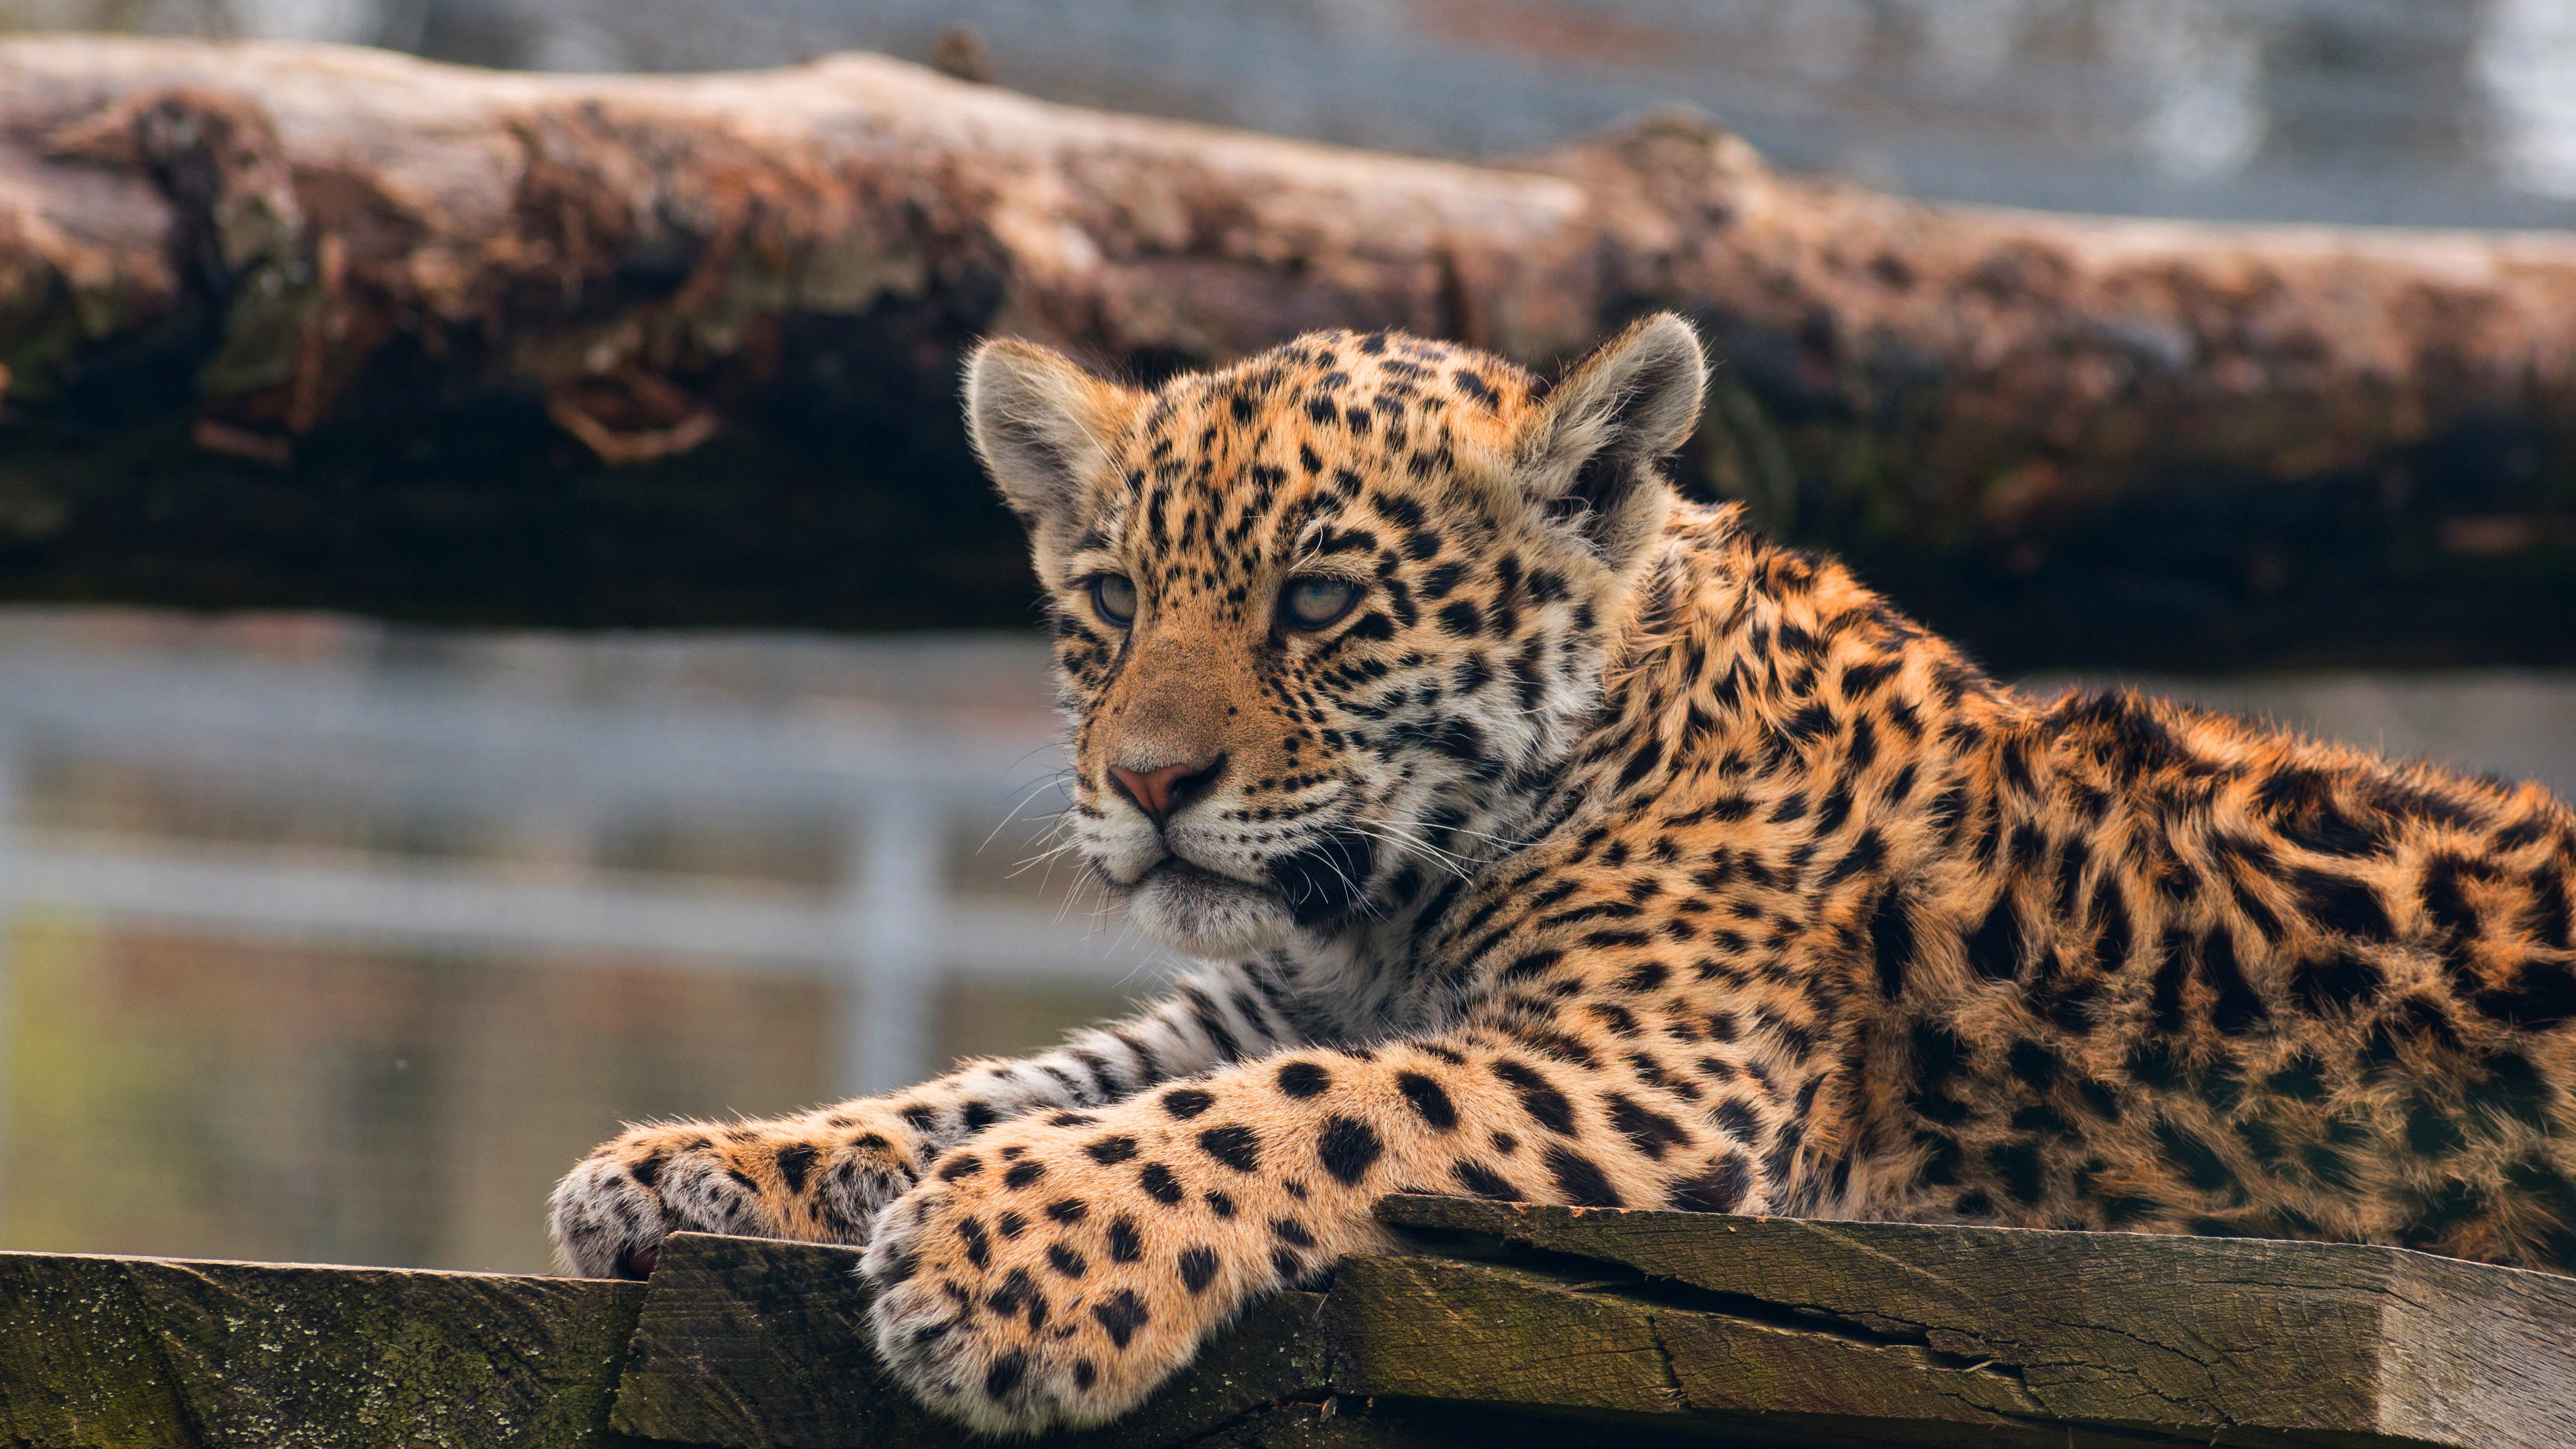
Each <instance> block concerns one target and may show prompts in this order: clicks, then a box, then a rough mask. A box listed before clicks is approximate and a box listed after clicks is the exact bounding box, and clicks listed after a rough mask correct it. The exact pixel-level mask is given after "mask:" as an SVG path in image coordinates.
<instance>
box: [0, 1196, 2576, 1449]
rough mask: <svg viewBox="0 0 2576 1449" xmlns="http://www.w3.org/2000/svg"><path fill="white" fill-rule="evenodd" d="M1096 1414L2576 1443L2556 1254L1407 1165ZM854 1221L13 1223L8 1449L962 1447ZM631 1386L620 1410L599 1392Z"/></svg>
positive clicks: (1153, 1424) (1429, 1436)
mask: <svg viewBox="0 0 2576 1449" xmlns="http://www.w3.org/2000/svg"><path fill="white" fill-rule="evenodd" d="M1380 1215H1381V1216H1382V1217H1383V1218H1384V1219H1385V1220H1386V1221H1387V1222H1389V1223H1390V1224H1392V1225H1394V1226H1395V1227H1396V1228H1397V1229H1398V1231H1399V1233H1400V1234H1402V1235H1403V1236H1404V1237H1405V1238H1406V1240H1407V1244H1408V1246H1407V1248H1406V1250H1405V1251H1404V1252H1401V1253H1398V1254H1395V1255H1392V1256H1387V1257H1374V1258H1359V1259H1353V1260H1350V1261H1348V1262H1345V1263H1344V1264H1342V1265H1341V1267H1340V1269H1339V1271H1338V1272H1337V1274H1336V1276H1335V1278H1334V1280H1333V1282H1332V1284H1331V1285H1330V1287H1329V1288H1327V1289H1326V1290H1325V1291H1322V1292H1320V1293H1288V1294H1282V1295H1280V1296H1278V1297H1276V1298H1273V1299H1271V1300H1269V1301H1267V1302H1265V1303H1263V1304H1261V1305H1259V1306H1258V1307H1256V1308H1254V1309H1253V1310H1252V1311H1251V1312H1250V1313H1248V1314H1247V1315H1246V1316H1245V1317H1244V1318H1243V1319H1242V1320H1241V1321H1239V1322H1237V1323H1236V1324H1234V1325H1233V1326H1232V1327H1231V1328H1229V1329H1228V1330H1227V1331H1226V1332H1225V1333H1224V1334H1222V1335H1220V1336H1219V1337H1218V1338H1217V1339H1215V1340H1214V1341H1212V1342H1211V1343H1210V1344H1209V1345H1208V1346H1207V1347H1206V1349H1205V1351H1204V1352H1203V1353H1202V1355H1201V1356H1200V1358H1199V1360H1198V1362H1197V1363H1196V1364H1195V1365H1193V1367H1192V1368H1191V1369H1190V1370H1189V1371H1188V1372H1187V1373H1185V1374H1183V1375H1182V1376H1181V1377H1180V1378H1178V1379H1177V1380H1175V1381H1174V1382H1173V1383H1172V1384H1171V1385H1169V1386H1168V1387H1167V1388H1166V1389H1165V1390H1164V1391H1163V1392H1162V1393H1161V1394H1159V1395H1157V1396H1156V1397H1155V1398H1153V1399H1152V1400H1150V1401H1148V1403H1147V1404H1146V1405H1145V1406H1144V1407H1143V1408H1141V1409H1140V1410H1138V1411H1137V1412H1136V1413H1134V1414H1132V1415H1130V1416H1129V1417H1127V1418H1126V1419H1124V1420H1122V1421H1120V1422H1119V1423H1116V1424H1113V1425H1110V1426H1107V1427H1105V1428H1102V1429H1098V1430H1094V1431H1091V1432H1088V1433H1083V1434H1074V1435H1065V1436H1061V1437H1060V1438H1059V1439H1058V1440H1056V1441H1053V1442H1062V1443H1067V1444H1076V1445H1083V1446H1088V1449H1178V1446H1184V1445H1187V1446H1235V1449H1252V1446H1278V1449H1289V1446H1299V1449H1329V1446H1348V1449H1362V1446H1367V1449H1430V1446H1473V1449H1491V1446H1493V1445H1497V1444H1513V1443H1524V1442H1544V1443H1547V1444H1550V1445H1565V1446H1590V1445H1600V1446H1605V1449H1606V1446H1612V1445H1637V1444H1647V1445H1651V1444H1661V1443H1674V1444H1679V1443H1700V1442H1711V1441H1716V1442H1724V1443H1728V1444H1740V1445H1757V1446H1758V1445H1845V1446H1859V1445H1900V1444H1901V1445H1927V1446H1970V1445H2005V1446H2028V1449H2061V1446H2065V1445H2076V1446H2089V1449H2109V1446H2114V1445H2130V1446H2135V1445H2141V1444H2171V1445H2184V1444H2192V1445H2209V1444H2223V1445H2238V1446H2249V1449H2261V1446H2272V1449H2290V1446H2313V1449H2397V1446H2401V1445H2403V1446H2453V1449H2557V1446H2563V1445H2565V1444H2568V1443H2576V1281H2571V1280H2569V1279H2564V1278H2558V1277H2552V1276H2549V1275H2545V1274H2538V1273H2528V1272H2521V1271H2518V1270H2515V1269H2509V1268H2495V1267H2488V1266H2484V1265H2480V1264H2471V1263H2459V1262H2453V1261H2450V1260H2446V1259H2440V1258H2431V1257H2426V1256H2424V1255H2422V1254H2417V1253H2409V1252H2404V1251H2400V1250H2396V1249H2388V1248H2374V1247H2360V1246H2350V1245H2331V1244H2315V1243H2272V1242H2247V1241H2233V1240H2218V1239H2192V1238H2155V1237H2141V1236H2134V1235H2127V1234H2089V1233H2049V1232H2023V1231H2014V1230H2007V1229H1996V1228H1952V1227H1912V1226H1902V1225H1892V1224H1867V1223H1820V1222H1801V1221H1793V1220H1787V1219H1772V1220H1765V1219H1755V1218H1727V1217H1714V1216H1706V1215H1685V1214H1674V1213H1651V1212H1604V1211H1581V1210H1568V1209H1561V1208H1526V1209H1525V1208H1517V1207H1511V1206H1505V1205H1497V1204H1492V1203H1484V1202H1471V1201H1464V1200H1456V1199H1446V1198H1390V1199H1388V1200H1386V1202H1385V1203H1383V1204H1382V1205H1381V1206H1380ZM857 1257H858V1255H857V1254H856V1253H855V1252H853V1251H852V1250H849V1249H845V1248H833V1247H819V1246H815V1245H811V1244H802V1243H779V1242H767V1241H761V1240H756V1239H744V1238H717V1237H707V1236H703V1235H695V1234H684V1235H682V1236H679V1237H676V1238H674V1239H672V1240H671V1243H670V1244H669V1245H668V1247H667V1248H666V1250H665V1251H664V1254H663V1257H662V1260H661V1266H660V1268H659V1269H658V1271H657V1272H656V1273H655V1274H654V1277H653V1280H652V1282H651V1283H650V1284H649V1285H638V1284H617V1283H598V1282H571V1281H565V1280H559V1279H545V1278H510V1277H499V1276H487V1275H475V1274H457V1273H410V1272H399V1271H392V1270H383V1269H356V1268H303V1267H268V1266H260V1265H253V1264H238V1263H171V1262H158V1261H151V1260H142V1259H107V1258H73V1257H56V1256H49V1255H37V1254H17V1255H0V1445H8V1446H12V1449H16V1446H29V1449H107V1446H163V1445H167V1446H173V1449H176V1446H197V1445H232V1444H240V1445H261V1446H271V1445H314V1446H322V1445H332V1446H349V1449H363V1446H368V1445H376V1444H382V1445H387V1446H393V1445H415V1444H420V1443H435V1444H452V1445H468V1446H483V1445H493V1446H500V1445H512V1446H518V1445H526V1446H559V1445H560V1446H571V1445H603V1446H619V1449H640V1446H643V1445H646V1444H653V1443H670V1444H697V1445H717V1446H726V1449H840V1446H869V1445H893V1444H901V1445H905V1446H924V1449H941V1446H958V1449H963V1446H966V1445H969V1444H973V1443H978V1442H982V1441H979V1440H976V1439H974V1438H973V1437H972V1436H970V1435H968V1434H966V1433H964V1432H963V1431H961V1430H959V1429H956V1428H954V1427H953V1426H951V1425H949V1424H947V1423H945V1422H943V1421H940V1420H937V1419H934V1418H931V1417H930V1416H928V1415H926V1414H925V1413H923V1412H922V1411H921V1410H920V1409H919V1408H918V1407H917V1406H915V1405H914V1404H913V1403H912V1402H911V1401H910V1400H909V1399H907V1398H906V1397H905V1396H904V1395H903V1394H902V1393H901V1391H900V1390H899V1389H898V1388H897V1387H896V1386H895V1385H894V1384H893V1383H892V1382H891V1381H890V1380H888V1379H887V1378H886V1377H884V1376H883V1375H882V1374H880V1373H879V1372H878V1371H877V1369H876V1368H875V1366H874V1364H873V1363H872V1361H871V1357H870V1353H869V1350H868V1347H867V1343H868V1337H867V1333H866V1327H865V1314H866V1307H867V1298H866V1293H865V1290H864V1289H863V1288H862V1287H861V1286H860V1284H859V1282H858V1280H857V1279H856V1277H855V1276H854V1275H853V1273H852V1271H851V1270H852V1268H853V1267H854V1266H855V1264H856V1261H857ZM612 1399H613V1406H612Z"/></svg>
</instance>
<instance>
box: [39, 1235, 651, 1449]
mask: <svg viewBox="0 0 2576 1449" xmlns="http://www.w3.org/2000/svg"><path fill="white" fill-rule="evenodd" d="M645 1296H646V1290H645V1287H644V1285H642V1284H640V1283H599V1282H580V1281H574V1280H569V1279H556V1278H521V1277H505V1276H501V1275H498V1274H481V1273H424V1272H406V1271H402V1270H397V1269H383V1268H306V1267H278V1266H272V1265H267V1264H256V1263H183V1262H164V1261H159V1260H154V1259H143V1258H83V1257H70V1256H61V1255H55V1254H43V1253H0V1445H9V1446H13V1449H15V1446H21V1445H24V1446H29V1449H142V1446H151V1449H164V1446H166V1449H197V1446H201V1445H202V1446H215V1445H242V1446H254V1445H256V1446H263V1449H371V1446H379V1445H381V1446H384V1449H396V1446H400V1449H418V1446H420V1445H422V1444H424V1443H427V1444H440V1445H455V1446H460V1449H483V1446H493V1449H499V1446H526V1449H574V1446H591V1445H606V1444H609V1443H611V1442H612V1437H611V1435H610V1433H609V1429H608V1414H609V1407H610V1399H611V1394H612V1392H613V1390H614V1389H615V1387H616V1383H617V1372H618V1369H619V1367H620V1366H621V1365H622V1364H623V1363H624V1362H625V1359H626V1345H627V1341H628V1339H629V1338H630V1337H631V1336H632V1335H633V1333H634V1329H635V1318H636V1314H637V1313H638V1312H639V1311H640V1310H641V1309H642V1307H643V1304H644V1300H645Z"/></svg>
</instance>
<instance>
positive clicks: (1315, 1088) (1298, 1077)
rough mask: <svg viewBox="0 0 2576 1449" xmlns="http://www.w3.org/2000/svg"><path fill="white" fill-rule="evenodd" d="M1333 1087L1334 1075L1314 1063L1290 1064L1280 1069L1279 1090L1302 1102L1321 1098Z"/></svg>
mask: <svg viewBox="0 0 2576 1449" xmlns="http://www.w3.org/2000/svg"><path fill="white" fill-rule="evenodd" d="M1331 1085H1333V1078H1332V1074H1331V1073H1329V1072H1327V1071H1325V1070H1324V1069H1323V1068H1322V1067H1319V1066H1317V1065H1315V1064H1314V1063H1313V1062H1288V1063H1285V1064H1283V1065H1282V1066H1281V1067H1280V1068H1279V1090H1281V1091H1283V1092H1286V1093H1287V1094H1288V1095H1289V1096H1291V1097H1295V1098H1298V1099H1299V1100H1301V1101H1302V1100H1304V1099H1305V1098H1308V1097H1315V1096H1321V1095H1322V1094H1323V1092H1324V1089H1325V1088H1327V1087H1330V1086H1331Z"/></svg>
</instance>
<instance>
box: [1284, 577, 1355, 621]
mask: <svg viewBox="0 0 2576 1449" xmlns="http://www.w3.org/2000/svg"><path fill="white" fill-rule="evenodd" d="M1359 600H1360V586H1359V585H1357V584H1355V583H1352V582H1351V581H1350V580H1348V579H1318V578H1302V579H1290V580H1289V581H1288V587H1287V588H1285V589H1282V590H1280V593H1279V622H1281V623H1282V624H1285V625H1287V626H1288V627H1289V628H1291V629H1321V628H1323V627H1324V626H1325V625H1327V624H1330V623H1331V622H1333V621H1334V620H1335V619H1338V618H1340V617H1342V616H1343V615H1344V614H1347V613H1349V612H1350V611H1351V605H1353V604H1356V603H1358V602H1359Z"/></svg>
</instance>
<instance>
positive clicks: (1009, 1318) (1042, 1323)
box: [861, 1128, 1325, 1433]
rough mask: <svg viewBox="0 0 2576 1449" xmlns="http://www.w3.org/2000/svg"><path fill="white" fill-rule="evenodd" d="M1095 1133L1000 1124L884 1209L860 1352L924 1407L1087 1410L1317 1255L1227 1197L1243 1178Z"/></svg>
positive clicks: (1057, 1420) (1093, 1411)
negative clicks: (867, 1342)
mask: <svg viewBox="0 0 2576 1449" xmlns="http://www.w3.org/2000/svg"><path fill="white" fill-rule="evenodd" d="M1100 1130H1101V1129H1098V1128H1086V1129H1084V1130H1083V1131H1081V1132H1078V1133H1076V1132H1065V1131H1053V1130H1049V1129H1046V1128H1024V1129H1021V1130H1019V1131H1016V1132H1014V1131H1010V1130H1009V1129H1002V1130H1000V1131H997V1132H995V1133H994V1134H991V1135H990V1136H988V1137H986V1138H983V1139H979V1140H977V1141H976V1142H974V1143H971V1144H969V1145H968V1146H966V1147H963V1148H959V1149H956V1150H953V1151H951V1152H949V1153H948V1154H947V1155H945V1156H943V1157H940V1158H939V1159H937V1160H936V1161H934V1162H933V1163H932V1164H931V1168H930V1174H929V1176H927V1177H925V1178H924V1179H923V1180H922V1182H921V1185H920V1186H918V1187H916V1188H914V1189H913V1190H912V1191H911V1192H909V1193H907V1194H905V1195H904V1196H902V1197H900V1198H897V1199H896V1200H895V1202H894V1204H893V1205H892V1206H890V1207H889V1208H887V1209H886V1212H885V1215H884V1217H883V1218H882V1219H881V1220H880V1221H879V1223H878V1226H877V1232H876V1236H875V1237H874V1238H873V1239H872V1240H871V1241H870V1242H869V1245H868V1252H867V1256H866V1258H865V1259H863V1260H862V1265H861V1272H862V1273H863V1274H864V1275H865V1276H866V1277H867V1279H868V1281H869V1283H870V1284H871V1285H872V1286H873V1287H874V1288H875V1289H876V1292H877V1297H876V1303H875V1305H874V1307H873V1308H872V1309H871V1313H870V1316H871V1320H872V1323H873V1326H874V1328H875V1332H876V1342H877V1352H878V1355H879V1358H880V1360H881V1361H882V1362H884V1363H885V1364H886V1365H887V1366H888V1367H889V1368H890V1369H892V1371H893V1372H894V1373H895V1375H896V1376H897V1377H898V1378H900V1379H901V1380H902V1381H903V1382H904V1383H905V1384H906V1385H907V1386H908V1387H909V1388H910V1389H911V1390H912V1391H913V1393H914V1394H916V1395H917V1396H918V1397H920V1399H921V1400H922V1401H923V1402H924V1403H926V1404H928V1405H930V1406H931V1407H932V1408H934V1409H937V1410H939V1411H941V1412H943V1413H946V1414H948V1415H951V1416H952V1417H955V1418H958V1419H962V1420H964V1421H965V1422H967V1423H968V1424H970V1425H973V1426H974V1427H976V1428H978V1429H982V1430H984V1431H986V1432H988V1433H1035V1432H1038V1431H1040V1430H1043V1429H1046V1428H1049V1427H1052V1426H1054V1425H1058V1424H1072V1425H1087V1424H1097V1423H1100V1422H1102V1421H1104V1420H1107V1419H1110V1418H1113V1417H1115V1416H1116V1415H1118V1414H1121V1413H1124V1412H1125V1411H1127V1410H1128V1409H1130V1408H1133V1407H1134V1406H1135V1405H1136V1404H1137V1403H1138V1402H1139V1401H1140V1400H1142V1399H1143V1398H1144V1397H1145V1396H1146V1395H1147V1394H1149V1393H1151V1392H1152V1391H1153V1390H1154V1388H1155V1387H1156V1386H1158V1385H1159V1384H1161V1383H1162V1382H1163V1381H1164V1380H1165V1379H1166V1378H1169V1377H1170V1376H1171V1375H1172V1373H1173V1372H1174V1371H1175V1370H1177V1369H1178V1368H1180V1367H1181V1366H1182V1365H1183V1364H1185V1363H1187V1362H1188V1361H1189V1359H1190V1357H1191V1355H1192V1353H1194V1352H1195V1351H1196V1349H1197V1347H1198V1344H1199V1341H1200V1340H1201V1339H1202V1338H1204V1337H1205V1336H1206V1335H1207V1333H1208V1332H1209V1331H1210V1330H1211V1329H1213V1328H1215V1327H1217V1326H1218V1325H1219V1324H1221V1323H1223V1322H1224V1321H1225V1320H1226V1319H1228V1318H1229V1317H1231V1316H1232V1315H1233V1313H1234V1312H1235V1310H1236V1309H1238V1308H1240V1307H1241V1306H1242V1305H1243V1304H1244V1303H1245V1302H1246V1301H1248V1300H1249V1299H1250V1298H1252V1297H1253V1296H1254V1295H1256V1294H1258V1293H1261V1292H1265V1291H1268V1290H1270V1289H1272V1288H1275V1287H1278V1286H1280V1285H1281V1284H1282V1283H1283V1282H1285V1281H1293V1280H1294V1279H1296V1278H1298V1277H1300V1276H1303V1275H1304V1274H1306V1273H1308V1272H1310V1271H1312V1270H1313V1269H1315V1268H1318V1267H1321V1266H1322V1265H1323V1263H1324V1261H1325V1255H1324V1252H1323V1250H1322V1249H1321V1248H1320V1246H1319V1245H1318V1241H1317V1236H1316V1235H1315V1234H1312V1233H1310V1232H1309V1231H1308V1230H1307V1229H1306V1228H1305V1227H1303V1226H1302V1225H1300V1224H1298V1223H1297V1222H1295V1221H1293V1220H1291V1219H1288V1218H1286V1217H1284V1216H1281V1217H1278V1218H1277V1219H1276V1220H1275V1221H1264V1220H1263V1219H1262V1218H1260V1217H1257V1216H1255V1214H1254V1213H1253V1212H1252V1211H1251V1206H1252V1204H1251V1202H1250V1201H1249V1200H1248V1199H1247V1200H1245V1201H1243V1202H1240V1203H1238V1201H1237V1196H1236V1195H1238V1194H1243V1193H1244V1192H1245V1189H1246V1187H1247V1186H1249V1184H1248V1183H1247V1181H1246V1179H1244V1178H1243V1177H1240V1176H1235V1177H1233V1179H1232V1180H1231V1181H1218V1180H1215V1179H1214V1178H1213V1177H1211V1176H1210V1171H1211V1169H1210V1168H1209V1165H1208V1164H1207V1163H1206V1162H1205V1161H1204V1160H1200V1161H1192V1160H1189V1159H1188V1158H1185V1157H1184V1156H1183V1155H1182V1154H1181V1153H1179V1152H1177V1151H1172V1150H1170V1148H1171V1146H1172V1144H1169V1143H1168V1142H1164V1143H1157V1142H1155V1141H1154V1140H1153V1139H1152V1138H1147V1139H1146V1140H1145V1143H1144V1145H1143V1146H1141V1147H1140V1146H1139V1143H1138V1140H1137V1139H1136V1138H1134V1137H1128V1136H1124V1135H1115V1134H1113V1135H1111V1136H1109V1137H1107V1138H1105V1139H1104V1138H1102V1137H1101V1136H1100ZM1158 1159H1160V1160H1158Z"/></svg>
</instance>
